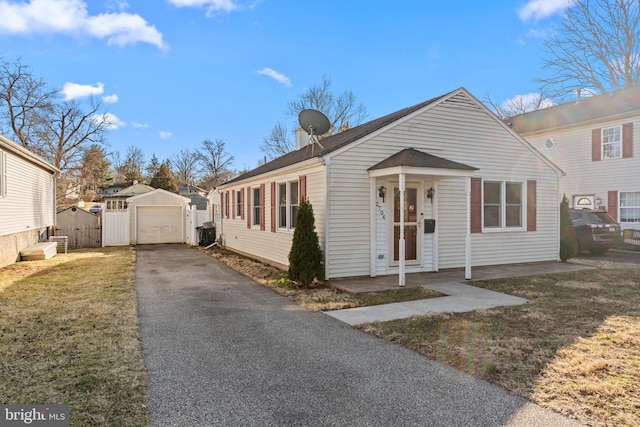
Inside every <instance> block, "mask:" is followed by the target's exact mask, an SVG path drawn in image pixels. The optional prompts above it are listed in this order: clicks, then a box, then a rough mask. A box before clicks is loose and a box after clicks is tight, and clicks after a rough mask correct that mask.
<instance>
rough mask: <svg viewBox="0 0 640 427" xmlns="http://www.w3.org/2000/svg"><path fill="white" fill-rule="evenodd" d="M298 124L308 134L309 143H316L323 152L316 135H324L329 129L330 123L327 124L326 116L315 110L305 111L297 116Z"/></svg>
mask: <svg viewBox="0 0 640 427" xmlns="http://www.w3.org/2000/svg"><path fill="white" fill-rule="evenodd" d="M298 123H300V127H302V129H304V130H305V132H307V133H308V134H309V142H310V143H314V142H317V143H318V145H319V146H320V148H322V149H323V150H324V147H323V146H322V144H320V142H319V141H318V135H324V134H325V133H327V132H328V131H329V129H330V128H331V122H329V119H328V118H327V116H325V115H324V114H322V113H321V112H320V111H317V110H311V109H305V110H302V111H300V114H298ZM314 139H315V141H314Z"/></svg>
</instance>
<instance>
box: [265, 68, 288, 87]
mask: <svg viewBox="0 0 640 427" xmlns="http://www.w3.org/2000/svg"><path fill="white" fill-rule="evenodd" d="M257 73H258V74H262V75H265V76H269V77H271V78H272V79H274V80H275V81H277V82H278V83H282V84H283V85H285V86H286V87H291V80H290V79H289V77H287V76H285V75H284V74H282V73H279V72H277V71H276V70H273V69H271V68H266V67H265V68H263V69H262V70H260V71H257Z"/></svg>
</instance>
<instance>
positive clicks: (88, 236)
mask: <svg viewBox="0 0 640 427" xmlns="http://www.w3.org/2000/svg"><path fill="white" fill-rule="evenodd" d="M56 236H67V237H68V238H69V240H68V248H69V249H80V248H99V247H101V246H102V229H101V227H100V226H95V225H93V226H81V227H64V228H61V227H58V226H56Z"/></svg>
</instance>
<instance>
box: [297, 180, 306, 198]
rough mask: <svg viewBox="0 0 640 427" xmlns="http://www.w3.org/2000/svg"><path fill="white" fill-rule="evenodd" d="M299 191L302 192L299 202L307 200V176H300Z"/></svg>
mask: <svg viewBox="0 0 640 427" xmlns="http://www.w3.org/2000/svg"><path fill="white" fill-rule="evenodd" d="M298 189H299V192H300V199H299V202H301V201H303V200H306V199H307V176H306V175H300V176H299V177H298Z"/></svg>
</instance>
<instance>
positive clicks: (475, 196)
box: [470, 178, 482, 233]
mask: <svg viewBox="0 0 640 427" xmlns="http://www.w3.org/2000/svg"><path fill="white" fill-rule="evenodd" d="M470 215H471V232H472V233H482V178H471V212H470Z"/></svg>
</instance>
